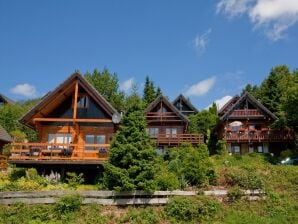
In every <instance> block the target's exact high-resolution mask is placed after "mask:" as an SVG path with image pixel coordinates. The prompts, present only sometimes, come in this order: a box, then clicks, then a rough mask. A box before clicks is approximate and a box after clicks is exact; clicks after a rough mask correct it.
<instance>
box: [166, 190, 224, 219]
mask: <svg viewBox="0 0 298 224" xmlns="http://www.w3.org/2000/svg"><path fill="white" fill-rule="evenodd" d="M219 210H220V204H219V202H217V201H215V200H214V199H212V198H208V197H205V196H196V197H191V198H190V197H181V196H177V197H173V198H171V199H170V200H169V202H168V204H167V205H166V207H165V212H166V214H167V216H168V217H173V218H174V219H176V220H178V221H194V220H198V219H208V218H210V217H213V216H214V215H215V214H216V213H217V212H218V211H219Z"/></svg>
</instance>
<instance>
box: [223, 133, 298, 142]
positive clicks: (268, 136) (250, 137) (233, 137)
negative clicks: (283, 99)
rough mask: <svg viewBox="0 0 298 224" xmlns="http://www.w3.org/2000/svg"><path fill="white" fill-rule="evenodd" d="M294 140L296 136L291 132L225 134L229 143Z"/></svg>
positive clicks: (225, 138)
mask: <svg viewBox="0 0 298 224" xmlns="http://www.w3.org/2000/svg"><path fill="white" fill-rule="evenodd" d="M294 139H295V134H294V132H293V131H291V130H270V131H259V130H250V131H248V130H245V131H239V132H229V131H228V132H225V133H224V140H225V141H227V142H289V141H293V140H294Z"/></svg>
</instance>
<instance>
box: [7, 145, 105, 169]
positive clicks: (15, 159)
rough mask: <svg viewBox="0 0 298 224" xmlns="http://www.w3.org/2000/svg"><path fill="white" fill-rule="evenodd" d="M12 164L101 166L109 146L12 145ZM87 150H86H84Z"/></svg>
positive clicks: (10, 160)
mask: <svg viewBox="0 0 298 224" xmlns="http://www.w3.org/2000/svg"><path fill="white" fill-rule="evenodd" d="M11 145H12V149H11V151H10V153H11V155H10V156H9V158H8V161H9V162H10V163H13V164H17V163H27V164H31V163H32V164H33V163H37V164H42V163H45V164H63V163H65V164H66V163H67V164H101V163H102V162H103V161H106V160H107V159H108V157H109V147H110V145H109V144H51V143H12V144H11ZM86 148H88V150H86Z"/></svg>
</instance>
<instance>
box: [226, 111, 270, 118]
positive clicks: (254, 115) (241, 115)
mask: <svg viewBox="0 0 298 224" xmlns="http://www.w3.org/2000/svg"><path fill="white" fill-rule="evenodd" d="M245 117H251V118H262V117H264V115H263V114H262V113H261V112H260V111H258V110H256V109H242V110H234V111H233V113H232V114H231V115H230V118H245Z"/></svg>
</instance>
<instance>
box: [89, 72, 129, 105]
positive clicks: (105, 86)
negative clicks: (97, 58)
mask: <svg viewBox="0 0 298 224" xmlns="http://www.w3.org/2000/svg"><path fill="white" fill-rule="evenodd" d="M85 77H86V79H87V80H88V81H89V82H90V83H91V84H92V85H93V86H94V88H95V89H96V90H97V91H98V92H99V93H100V94H101V95H102V96H103V97H104V98H105V99H106V100H107V101H108V102H110V103H111V104H112V105H113V107H115V108H116V109H117V110H119V111H123V110H124V106H125V100H124V99H125V94H124V92H123V91H120V90H119V80H118V77H117V75H116V74H115V73H114V74H112V73H110V72H109V71H108V69H106V68H105V69H104V70H103V71H102V72H100V71H98V70H97V69H94V71H93V73H89V72H87V73H86V74H85Z"/></svg>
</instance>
